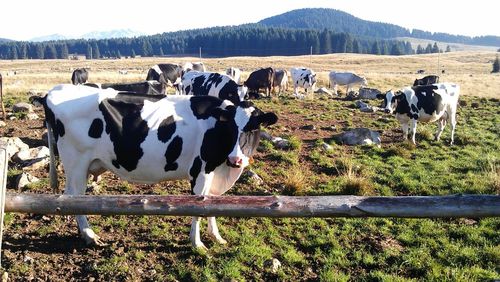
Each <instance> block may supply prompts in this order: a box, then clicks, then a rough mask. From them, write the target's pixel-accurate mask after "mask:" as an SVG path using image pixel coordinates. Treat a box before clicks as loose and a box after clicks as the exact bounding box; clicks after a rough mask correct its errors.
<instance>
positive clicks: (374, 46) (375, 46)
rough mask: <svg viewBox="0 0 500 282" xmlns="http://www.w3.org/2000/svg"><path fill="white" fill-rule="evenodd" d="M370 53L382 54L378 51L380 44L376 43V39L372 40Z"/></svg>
mask: <svg viewBox="0 0 500 282" xmlns="http://www.w3.org/2000/svg"><path fill="white" fill-rule="evenodd" d="M371 53H372V54H374V55H381V54H382V51H380V45H379V44H378V41H374V42H373V44H372V51H371Z"/></svg>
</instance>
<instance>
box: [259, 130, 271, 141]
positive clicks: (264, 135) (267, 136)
mask: <svg viewBox="0 0 500 282" xmlns="http://www.w3.org/2000/svg"><path fill="white" fill-rule="evenodd" d="M260 138H261V139H262V140H267V141H271V140H273V137H272V136H271V134H269V133H267V132H265V131H261V132H260Z"/></svg>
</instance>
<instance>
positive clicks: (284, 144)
mask: <svg viewBox="0 0 500 282" xmlns="http://www.w3.org/2000/svg"><path fill="white" fill-rule="evenodd" d="M271 142H273V144H274V147H275V148H276V149H288V147H290V142H289V141H288V140H286V139H283V138H281V137H274V138H273V139H272V140H271Z"/></svg>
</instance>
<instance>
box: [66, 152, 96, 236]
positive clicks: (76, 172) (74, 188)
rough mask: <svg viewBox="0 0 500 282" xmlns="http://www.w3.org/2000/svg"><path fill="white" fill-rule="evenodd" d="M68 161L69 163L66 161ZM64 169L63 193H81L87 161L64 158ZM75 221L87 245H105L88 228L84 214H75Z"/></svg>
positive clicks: (85, 180) (85, 183)
mask: <svg viewBox="0 0 500 282" xmlns="http://www.w3.org/2000/svg"><path fill="white" fill-rule="evenodd" d="M68 161H69V163H68ZM63 163H64V165H65V166H64V169H65V171H66V187H65V190H64V194H65V195H83V194H85V190H86V189H87V175H88V174H87V172H88V168H89V163H90V162H87V161H86V160H82V159H81V158H80V159H79V158H74V159H73V160H66V162H64V161H63ZM76 222H77V223H78V229H79V230H80V235H81V236H82V238H83V239H84V240H85V242H86V243H87V245H98V246H103V245H105V244H104V243H103V242H102V241H101V240H100V238H99V236H97V235H96V234H95V233H94V231H93V230H92V229H91V228H90V225H89V223H88V221H87V217H86V216H85V215H77V216H76Z"/></svg>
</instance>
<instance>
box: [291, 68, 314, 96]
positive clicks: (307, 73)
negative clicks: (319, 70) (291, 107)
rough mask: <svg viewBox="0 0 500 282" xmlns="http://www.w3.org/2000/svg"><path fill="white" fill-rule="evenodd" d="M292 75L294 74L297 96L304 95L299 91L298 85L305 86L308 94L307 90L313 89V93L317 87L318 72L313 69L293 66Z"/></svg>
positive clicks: (294, 86)
mask: <svg viewBox="0 0 500 282" xmlns="http://www.w3.org/2000/svg"><path fill="white" fill-rule="evenodd" d="M290 75H291V76H292V81H293V94H294V95H295V96H297V97H302V96H301V95H299V93H298V91H297V89H298V87H302V88H304V89H305V91H306V94H307V90H308V89H311V95H312V93H313V92H314V90H315V87H316V74H315V73H314V71H313V70H311V69H308V68H291V69H290Z"/></svg>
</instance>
